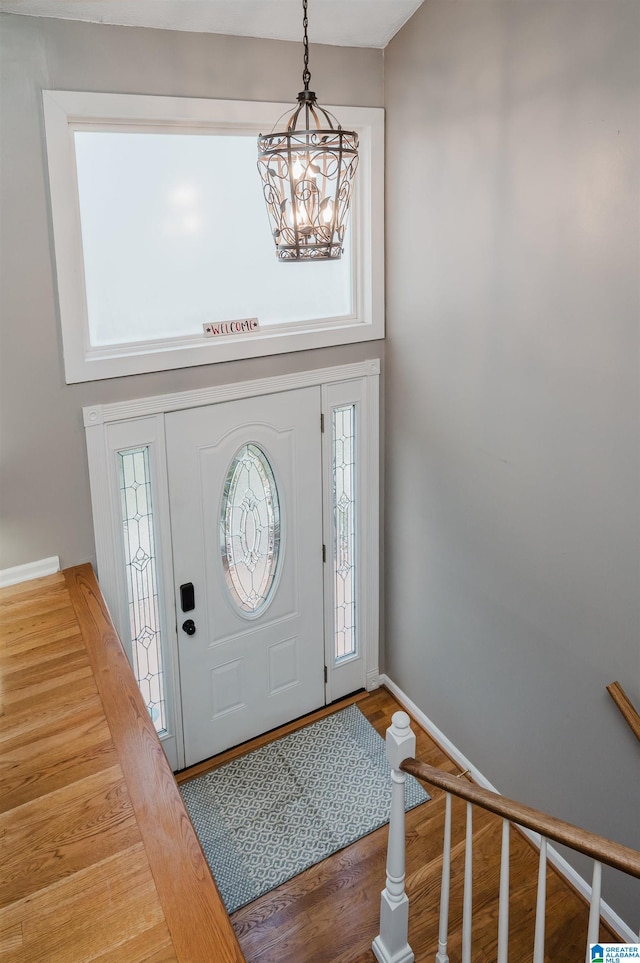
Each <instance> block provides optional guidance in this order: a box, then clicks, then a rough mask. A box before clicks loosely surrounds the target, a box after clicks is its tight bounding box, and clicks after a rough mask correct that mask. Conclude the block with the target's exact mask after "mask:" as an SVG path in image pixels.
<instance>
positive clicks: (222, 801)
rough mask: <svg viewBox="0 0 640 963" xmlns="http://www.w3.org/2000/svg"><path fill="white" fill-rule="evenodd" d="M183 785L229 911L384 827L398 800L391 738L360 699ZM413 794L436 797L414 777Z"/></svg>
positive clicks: (411, 799)
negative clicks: (389, 756)
mask: <svg viewBox="0 0 640 963" xmlns="http://www.w3.org/2000/svg"><path fill="white" fill-rule="evenodd" d="M180 791H181V793H182V796H183V799H184V802H185V805H186V807H187V809H188V811H189V815H190V816H191V819H192V820H193V824H194V826H195V829H196V832H197V834H198V836H199V838H200V842H201V843H202V848H203V849H204V852H205V855H206V857H207V860H208V862H209V865H210V867H211V871H212V872H213V875H214V878H215V880H216V882H217V884H218V888H219V889H220V893H221V895H222V898H223V900H224V903H225V906H226V907H227V911H228V912H229V913H233V911H234V910H237V909H239V908H240V907H241V906H244V905H245V904H246V903H250V902H251V900H254V899H256V898H257V897H258V896H261V895H262V894H263V893H267V892H268V891H269V890H271V889H274V888H275V887H276V886H279V885H280V884H281V883H284V882H285V881H286V880H288V879H291V877H292V876H296V875H297V874H298V873H301V872H302V871H303V870H304V869H308V868H309V866H313V865H314V864H315V863H319V862H320V860H322V859H325V858H326V857H327V856H330V855H331V854H332V853H335V852H336V851H337V850H339V849H342V848H343V847H344V846H348V845H349V844H350V843H353V842H355V841H356V840H357V839H360V838H361V837H362V836H366V835H367V834H368V833H370V832H373V830H374V829H378V827H379V826H383V825H384V824H385V823H386V822H388V820H389V807H390V805H391V778H390V770H389V764H388V762H387V760H386V758H385V754H384V741H383V739H381V737H380V736H379V735H378V733H377V732H376V731H375V729H374V728H373V726H372V725H371V724H370V723H369V722H368V721H367V719H365V717H364V716H363V714H362V713H361V712H360V710H359V709H358V708H357V706H349V708H347V709H343V710H342V711H340V712H336V713H335V714H334V715H331V716H327V717H326V718H325V719H322V720H320V721H319V722H315V723H313V724H312V725H310V726H307V727H306V728H304V729H300V730H299V731H298V732H294V733H292V734H291V735H288V736H284V737H283V738H282V739H279V740H278V741H277V742H272V743H270V744H269V745H267V746H264V747H263V748H261V749H256V750H254V751H253V752H251V753H249V754H248V755H246V756H243V757H241V758H240V759H236V760H234V761H233V762H229V763H227V764H226V765H225V766H221V767H220V768H219V769H216V770H214V771H213V772H210V773H206V774H205V775H203V776H198V777H197V778H196V779H193V780H191V781H190V782H187V783H183V784H182V786H181V787H180ZM405 798H406V808H407V809H412V808H413V807H414V806H417V805H419V803H422V802H425V801H426V800H427V799H429V796H428V794H427V793H426V792H425V790H424V789H423V788H422V786H420V785H419V784H418V783H417V782H416V780H415V779H413V777H411V776H408V777H407V783H406V796H405ZM381 886H382V882H381Z"/></svg>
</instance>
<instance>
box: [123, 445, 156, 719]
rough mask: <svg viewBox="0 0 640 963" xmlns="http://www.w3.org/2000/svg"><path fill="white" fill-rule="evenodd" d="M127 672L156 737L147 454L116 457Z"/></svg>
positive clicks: (136, 451) (135, 451) (153, 564)
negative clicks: (129, 651)
mask: <svg viewBox="0 0 640 963" xmlns="http://www.w3.org/2000/svg"><path fill="white" fill-rule="evenodd" d="M118 469H119V479H120V504H121V521H122V532H123V540H124V557H125V568H126V573H127V594H128V599H129V625H130V631H131V646H132V650H133V671H134V673H135V676H136V679H137V682H138V685H139V687H140V691H141V692H142V697H143V699H144V700H145V703H146V705H147V708H148V710H149V714H150V715H151V718H152V719H153V722H154V725H155V727H156V730H157V731H158V732H164V731H165V730H166V728H167V726H166V705H165V693H164V671H163V666H162V647H161V637H160V618H159V612H158V571H157V555H156V539H155V533H154V524H153V506H152V503H151V477H150V471H149V448H148V446H145V447H141V448H130V449H127V450H124V451H119V452H118Z"/></svg>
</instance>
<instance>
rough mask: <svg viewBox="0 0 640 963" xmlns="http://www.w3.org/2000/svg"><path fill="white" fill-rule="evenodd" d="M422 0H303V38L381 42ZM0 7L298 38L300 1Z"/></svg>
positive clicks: (143, 0)
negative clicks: (305, 19)
mask: <svg viewBox="0 0 640 963" xmlns="http://www.w3.org/2000/svg"><path fill="white" fill-rule="evenodd" d="M422 2H423V0H309V40H310V42H311V43H312V44H314V43H326V44H335V45H338V46H348V47H380V48H382V47H385V46H386V45H387V44H388V43H389V41H390V40H391V38H392V37H393V36H394V34H396V33H397V32H398V30H399V29H400V27H402V25H403V24H404V23H406V21H407V20H408V19H409V17H410V16H411V15H412V14H413V13H414V12H415V10H417V9H418V7H419V6H420V5H421V3H422ZM0 11H3V12H5V13H18V14H24V15H26V16H30V17H56V18H58V19H62V20H86V21H89V22H92V23H111V24H123V25H126V26H136V27H157V28H160V29H162V30H187V31H193V32H196V33H222V34H234V35H236V36H239V37H266V38H269V39H276V40H301V39H302V3H301V0H0Z"/></svg>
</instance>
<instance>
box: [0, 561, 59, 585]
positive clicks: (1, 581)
mask: <svg viewBox="0 0 640 963" xmlns="http://www.w3.org/2000/svg"><path fill="white" fill-rule="evenodd" d="M59 571H60V559H59V558H58V556H57V555H53V556H52V557H51V558H41V559H40V560H39V561H38V562H27V564H26V565H14V566H13V568H5V569H2V570H0V588H5V586H7V585H17V584H18V582H27V581H29V580H30V579H32V578H42V577H43V576H45V575H55V573H56V572H59Z"/></svg>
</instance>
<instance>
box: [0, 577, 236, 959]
mask: <svg viewBox="0 0 640 963" xmlns="http://www.w3.org/2000/svg"><path fill="white" fill-rule="evenodd" d="M0 628H1V635H0V694H1V704H0V759H1V763H0V851H1V865H2V873H1V874H0V963H9V961H12V963H40V961H43V963H44V961H46V963H80V961H89V960H94V961H98V960H99V961H101V963H138V961H139V963H143V961H149V963H161V961H162V963H164V961H180V963H196V961H199V963H210V961H211V960H212V959H215V960H216V961H220V963H240V961H241V960H242V959H243V957H242V954H241V951H240V948H239V946H238V943H237V940H236V937H235V935H234V933H233V930H232V928H231V926H230V924H229V918H228V916H227V914H226V912H225V910H224V907H223V906H222V903H221V900H220V897H219V894H218V892H217V889H216V887H215V884H214V882H213V880H212V878H211V874H210V872H209V869H208V867H207V865H206V861H205V859H204V856H203V854H202V850H201V849H200V845H199V843H198V840H197V838H196V836H195V833H194V831H193V828H192V826H191V823H190V821H189V818H188V816H187V814H186V811H185V809H184V806H183V805H182V800H181V797H180V794H179V792H178V789H177V786H176V784H175V780H174V779H173V775H172V773H171V770H170V769H169V766H168V763H167V761H166V759H165V756H164V753H163V752H162V749H161V746H160V743H159V741H158V738H157V736H156V733H155V730H154V728H153V725H152V723H151V720H150V718H149V714H148V712H147V710H146V707H145V706H144V703H143V702H142V698H141V696H140V693H139V691H138V687H137V685H136V683H135V680H134V678H133V675H132V673H131V670H130V668H129V664H128V662H127V660H126V656H125V654H124V651H123V649H122V646H121V645H120V642H119V640H118V638H117V636H116V633H115V630H114V629H113V626H112V625H111V622H110V620H109V617H108V614H107V612H106V608H105V606H104V602H103V601H102V597H101V595H100V592H99V589H98V586H97V583H96V581H95V578H94V576H93V573H92V571H91V568H90V566H80V567H78V568H75V569H69V570H67V571H66V572H65V573H62V574H60V575H55V576H50V577H48V578H45V579H37V580H34V581H32V582H26V583H23V584H22V585H18V586H12V587H11V588H6V589H2V590H0Z"/></svg>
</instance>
